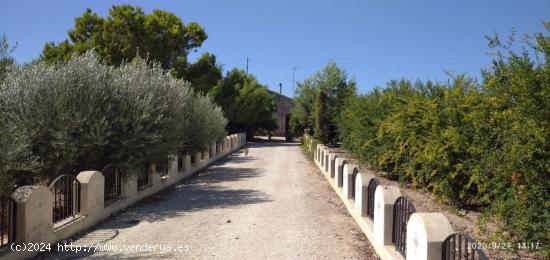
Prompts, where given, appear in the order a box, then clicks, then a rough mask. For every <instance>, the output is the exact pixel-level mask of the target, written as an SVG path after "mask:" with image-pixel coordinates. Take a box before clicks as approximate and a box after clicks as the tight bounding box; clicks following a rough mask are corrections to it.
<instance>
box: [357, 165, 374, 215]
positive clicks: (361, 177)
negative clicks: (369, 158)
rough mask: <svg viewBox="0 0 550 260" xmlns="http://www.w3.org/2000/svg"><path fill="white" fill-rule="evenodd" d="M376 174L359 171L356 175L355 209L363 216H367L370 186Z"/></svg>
mask: <svg viewBox="0 0 550 260" xmlns="http://www.w3.org/2000/svg"><path fill="white" fill-rule="evenodd" d="M373 178H374V175H372V174H370V173H366V172H359V173H358V174H357V176H356V177H355V210H356V211H357V212H359V214H360V215H361V217H366V216H367V202H368V187H369V183H370V180H371V179H373Z"/></svg>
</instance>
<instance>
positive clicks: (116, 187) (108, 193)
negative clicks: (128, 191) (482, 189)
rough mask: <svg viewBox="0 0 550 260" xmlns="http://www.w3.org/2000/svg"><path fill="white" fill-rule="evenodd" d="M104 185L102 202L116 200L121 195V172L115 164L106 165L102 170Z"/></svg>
mask: <svg viewBox="0 0 550 260" xmlns="http://www.w3.org/2000/svg"><path fill="white" fill-rule="evenodd" d="M101 172H102V173H103V177H104V178H105V184H104V187H105V188H104V191H103V193H104V202H109V201H112V200H114V199H117V198H118V197H120V195H121V172H120V169H119V168H118V167H117V166H116V165H115V164H112V163H110V164H107V165H106V166H105V167H104V168H103V170H101Z"/></svg>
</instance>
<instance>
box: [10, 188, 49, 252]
mask: <svg viewBox="0 0 550 260" xmlns="http://www.w3.org/2000/svg"><path fill="white" fill-rule="evenodd" d="M11 197H12V199H13V200H14V201H15V203H16V205H17V213H16V214H17V216H16V220H15V221H16V223H17V228H16V230H15V233H16V234H15V239H16V241H15V242H17V243H32V242H45V241H51V239H52V238H53V221H52V219H53V200H54V198H53V194H52V192H51V191H50V189H48V187H46V186H42V185H35V186H22V187H19V188H18V189H17V190H15V192H14V193H13V194H12V196H11Z"/></svg>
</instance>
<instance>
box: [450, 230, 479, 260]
mask: <svg viewBox="0 0 550 260" xmlns="http://www.w3.org/2000/svg"><path fill="white" fill-rule="evenodd" d="M442 247H443V248H442V250H441V252H442V255H441V259H443V260H455V259H465V260H469V259H471V260H486V259H488V258H487V256H485V253H483V251H482V250H481V249H480V248H479V244H478V243H476V241H475V240H474V239H472V238H471V237H469V236H467V235H462V234H459V233H455V234H451V235H449V236H448V237H447V238H445V240H443V245H442Z"/></svg>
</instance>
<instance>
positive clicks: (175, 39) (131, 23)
mask: <svg viewBox="0 0 550 260" xmlns="http://www.w3.org/2000/svg"><path fill="white" fill-rule="evenodd" d="M68 34H69V39H67V40H64V41H62V42H60V43H57V44H56V43H53V42H51V43H47V44H46V45H45V46H44V49H43V51H42V55H41V58H42V59H43V60H45V61H47V62H49V63H55V62H61V61H67V60H69V59H70V58H71V56H72V54H74V53H77V54H82V53H85V52H86V51H89V50H94V51H95V52H96V53H98V54H99V55H100V56H101V58H102V59H103V60H104V61H105V62H106V63H107V64H108V65H115V66H118V65H121V64H123V63H125V62H129V61H132V60H133V59H135V58H139V57H147V59H148V60H153V61H155V62H158V63H160V65H161V67H162V68H163V69H170V70H171V72H172V74H173V75H174V76H176V77H178V78H183V79H186V80H187V81H189V82H191V84H192V87H193V88H195V90H197V91H200V92H202V93H206V92H208V91H209V90H210V89H211V88H212V87H213V86H214V85H215V84H216V83H217V81H218V80H219V79H221V77H222V74H221V67H220V65H218V64H216V57H215V56H214V55H212V54H209V53H205V54H203V55H202V56H201V57H200V58H199V59H198V60H197V61H196V62H195V63H192V64H190V63H189V62H188V61H187V54H188V53H189V51H191V50H193V49H195V48H197V47H200V46H201V45H202V43H203V42H204V41H205V40H206V38H207V37H208V36H207V35H206V32H205V31H204V29H203V28H202V27H201V26H200V25H199V24H197V23H194V22H191V23H188V24H184V23H183V22H182V21H181V19H180V18H179V17H178V16H176V15H175V14H173V13H171V12H167V11H163V10H154V11H152V12H151V13H149V14H145V13H144V12H143V10H142V9H141V8H140V7H134V6H130V5H113V6H112V7H111V9H110V10H109V15H108V16H107V17H101V16H99V15H98V14H96V13H94V12H92V10H91V9H87V10H86V11H85V12H84V13H83V14H82V16H79V17H77V18H75V24H74V28H72V29H70V30H69V33H68Z"/></svg>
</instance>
